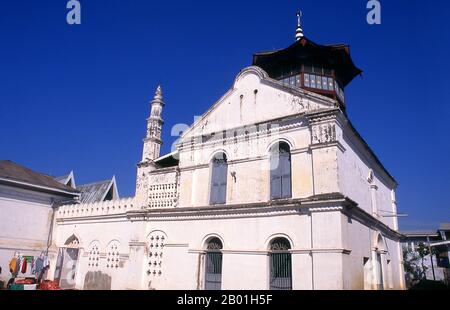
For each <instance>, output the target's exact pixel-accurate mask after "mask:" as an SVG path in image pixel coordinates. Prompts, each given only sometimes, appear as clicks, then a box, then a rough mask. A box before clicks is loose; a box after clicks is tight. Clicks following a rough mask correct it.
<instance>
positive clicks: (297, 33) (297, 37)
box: [295, 11, 303, 41]
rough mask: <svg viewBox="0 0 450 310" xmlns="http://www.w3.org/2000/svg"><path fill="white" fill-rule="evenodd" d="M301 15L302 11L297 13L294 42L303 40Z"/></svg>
mask: <svg viewBox="0 0 450 310" xmlns="http://www.w3.org/2000/svg"><path fill="white" fill-rule="evenodd" d="M302 15H303V13H302V11H298V12H297V30H296V31H295V41H300V39H301V38H303V29H302Z"/></svg>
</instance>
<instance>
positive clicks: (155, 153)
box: [136, 86, 164, 204]
mask: <svg viewBox="0 0 450 310" xmlns="http://www.w3.org/2000/svg"><path fill="white" fill-rule="evenodd" d="M150 105H151V112H150V117H149V118H148V119H147V134H146V136H145V138H144V147H143V150H142V160H141V162H140V163H139V164H138V171H137V177H136V197H137V198H138V199H140V200H141V201H142V203H144V204H145V203H146V201H147V194H146V193H147V188H148V173H149V172H151V171H153V170H155V169H156V164H155V160H156V159H157V158H158V157H159V156H160V153H161V145H162V143H163V142H162V139H161V129H162V126H163V124H164V121H163V119H162V117H161V115H162V109H163V107H164V101H163V95H162V90H161V86H158V88H157V89H156V92H155V97H154V98H153V100H152V101H151V103H150Z"/></svg>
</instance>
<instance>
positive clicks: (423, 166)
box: [0, 0, 450, 229]
mask: <svg viewBox="0 0 450 310" xmlns="http://www.w3.org/2000/svg"><path fill="white" fill-rule="evenodd" d="M80 2H81V3H82V25H79V26H69V25H68V24H67V23H66V12H67V10H66V8H65V7H66V3H67V1H66V0H57V1H55V0H52V1H42V0H41V1H38V0H35V1H31V0H29V1H24V0H2V3H1V6H0V133H1V138H0V158H2V159H10V160H13V161H15V162H17V163H20V164H22V165H25V166H28V167H30V168H32V169H34V170H36V171H40V172H45V173H49V174H52V175H61V174H65V173H67V172H69V171H70V170H72V169H73V170H75V173H76V178H77V182H78V183H85V182H91V181H96V180H102V179H106V178H108V177H110V176H112V175H113V174H115V175H116V176H117V179H118V185H119V190H120V192H121V194H122V195H124V196H128V195H133V194H134V182H135V165H136V163H137V162H138V161H139V160H140V156H141V149H142V138H143V136H144V134H145V126H146V123H145V121H146V117H147V116H148V114H149V105H148V102H149V101H150V100H151V99H152V97H153V93H154V90H155V88H156V86H157V84H158V83H160V82H161V83H162V85H163V89H164V93H165V99H166V108H165V110H164V112H163V114H164V118H165V119H166V124H165V131H164V140H165V142H167V143H166V144H165V146H164V148H163V151H164V152H168V151H169V150H170V145H171V144H172V142H173V140H174V138H173V137H171V136H170V128H171V127H172V126H173V125H174V124H177V123H186V124H191V123H192V121H193V116H194V115H201V114H202V113H203V112H204V111H206V109H207V108H208V107H209V106H210V105H212V104H213V103H214V102H215V101H216V100H217V99H218V98H219V97H220V96H221V95H222V94H223V93H224V92H225V91H226V90H227V89H228V88H229V87H230V86H231V83H232V81H233V79H234V77H235V76H236V74H237V73H238V72H239V70H240V69H242V68H244V67H246V66H248V65H250V64H251V59H252V54H253V53H254V52H256V51H260V50H267V49H272V48H283V47H287V46H288V45H290V44H291V43H293V40H294V32H295V23H296V17H295V12H296V10H297V9H298V8H301V9H302V10H303V12H304V18H303V23H304V31H305V33H306V35H307V36H308V37H309V38H311V39H312V40H314V41H316V42H317V43H322V44H325V43H348V44H350V45H351V52H352V56H353V58H354V61H355V63H356V64H357V65H358V66H359V67H360V68H362V69H363V70H364V77H363V78H357V79H356V80H355V81H354V82H353V83H352V84H351V85H350V86H349V87H348V88H347V89H346V96H347V105H348V113H349V116H350V118H351V120H352V122H353V123H354V125H355V127H356V128H357V129H358V130H359V132H360V133H361V135H362V136H363V137H364V138H365V139H366V141H367V142H368V143H369V145H370V146H371V147H372V148H373V150H374V151H375V152H376V154H377V155H378V156H379V158H380V159H381V161H382V162H383V163H384V165H385V166H386V168H387V169H388V170H389V171H391V173H392V174H393V175H394V176H395V177H396V179H397V180H398V182H399V184H400V186H399V189H398V201H399V209H400V211H401V212H406V213H408V214H409V215H410V216H409V217H408V218H406V219H402V220H401V227H402V228H404V229H412V228H432V227H434V226H436V225H437V224H438V223H439V222H442V221H450V124H449V119H450V102H449V99H448V98H449V94H448V90H449V89H450V76H449V75H450V60H449V59H450V58H449V55H450V39H449V38H450V36H449V20H450V13H449V12H450V5H449V4H448V1H444V0H433V1H407V0H395V1H382V24H381V25H379V26H369V25H368V24H367V23H366V12H367V10H366V8H365V6H366V1H365V0H333V1H331V0H322V1H319V0H308V1H306V0H302V1H264V0H258V1H256V0H252V1H242V0H241V1H235V0H233V1H195V2H192V1H148V0H140V1H138V0H132V1H130V0H109V1H106V0H104V1H103V0H81V1H80Z"/></svg>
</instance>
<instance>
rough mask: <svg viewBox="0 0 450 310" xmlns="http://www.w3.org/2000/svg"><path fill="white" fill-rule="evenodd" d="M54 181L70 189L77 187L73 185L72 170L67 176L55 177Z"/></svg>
mask: <svg viewBox="0 0 450 310" xmlns="http://www.w3.org/2000/svg"><path fill="white" fill-rule="evenodd" d="M55 180H56V181H58V182H59V183H61V184H64V185H66V186H69V187H72V188H76V187H77V185H76V183H75V175H74V173H73V170H72V171H70V173H69V174H68V175H64V176H60V177H55Z"/></svg>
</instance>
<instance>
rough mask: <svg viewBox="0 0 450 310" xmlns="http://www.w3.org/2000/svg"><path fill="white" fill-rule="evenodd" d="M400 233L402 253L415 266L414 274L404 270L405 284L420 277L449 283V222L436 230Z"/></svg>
mask: <svg viewBox="0 0 450 310" xmlns="http://www.w3.org/2000/svg"><path fill="white" fill-rule="evenodd" d="M401 233H402V235H403V236H404V237H403V238H402V247H403V251H404V255H406V256H407V258H408V259H409V260H412V261H413V263H414V264H415V265H416V267H417V268H416V270H417V271H416V272H415V273H416V274H414V273H411V272H406V282H407V284H408V285H412V282H413V281H414V280H419V279H420V278H421V277H424V278H425V279H427V280H433V281H443V282H445V283H450V261H449V257H450V223H442V224H441V225H440V226H439V228H438V229H437V230H427V231H402V232H401ZM430 253H432V254H431V255H430ZM412 258H416V261H415V262H414V259H412ZM420 273H422V274H420Z"/></svg>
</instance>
